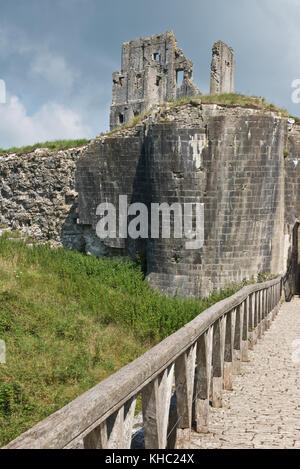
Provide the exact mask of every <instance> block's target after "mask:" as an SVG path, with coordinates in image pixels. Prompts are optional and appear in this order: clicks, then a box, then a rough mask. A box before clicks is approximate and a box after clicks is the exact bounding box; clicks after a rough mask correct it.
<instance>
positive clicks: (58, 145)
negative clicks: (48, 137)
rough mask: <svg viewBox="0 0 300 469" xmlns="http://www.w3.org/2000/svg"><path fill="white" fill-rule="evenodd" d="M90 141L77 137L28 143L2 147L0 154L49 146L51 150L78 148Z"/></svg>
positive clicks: (22, 151) (19, 152) (21, 152)
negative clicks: (75, 138) (19, 145)
mask: <svg viewBox="0 0 300 469" xmlns="http://www.w3.org/2000/svg"><path fill="white" fill-rule="evenodd" d="M87 143H88V140H86V139H85V138H81V139H77V140H55V141H51V142H44V143H35V144H34V145H26V146H23V147H11V148H7V149H4V148H0V155H3V154H6V153H18V154H23V153H30V152H31V151H34V150H36V149H37V148H47V149H49V150H55V151H59V150H67V149H68V148H76V147H79V146H81V145H85V144H87Z"/></svg>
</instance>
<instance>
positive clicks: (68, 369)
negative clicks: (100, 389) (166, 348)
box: [0, 233, 265, 446]
mask: <svg viewBox="0 0 300 469" xmlns="http://www.w3.org/2000/svg"><path fill="white" fill-rule="evenodd" d="M9 236H10V234H9V233H8V234H7V233H5V235H4V236H2V237H0V338H1V339H3V340H5V342H6V347H7V363H6V365H0V446H2V445H4V444H6V443H7V442H9V441H10V440H12V439H13V438H15V437H16V436H18V435H19V434H21V433H22V432H24V431H25V430H27V429H28V428H30V427H32V426H33V425H34V424H36V423H37V422H39V421H40V420H42V419H43V418H45V417H46V416H48V415H50V414H51V413H52V412H54V411H56V410H57V409H59V408H61V407H62V406H64V405H65V404H67V403H68V402H70V401H71V400H72V399H74V398H75V397H76V396H78V395H80V394H81V393H82V392H84V391H86V390H87V389H89V388H91V387H92V386H94V385H95V384H97V383H98V382H100V381H101V380H102V379H104V378H106V377H107V376H109V375H110V374H112V373H113V372H115V371H117V370H118V369H119V368H121V367H122V366H124V365H125V364H127V363H129V362H130V361H132V360H134V359H135V358H137V357H138V356H140V355H141V354H142V353H144V352H145V351H146V350H147V349H149V348H150V347H151V346H153V345H154V344H155V343H157V342H159V341H160V340H162V339H163V338H164V337H166V336H168V335H169V334H171V333H172V332H175V331H176V330H177V329H179V328H180V327H182V326H183V325H184V324H185V323H187V322H188V321H190V320H192V319H193V318H194V317H195V316H197V315H198V314H199V313H201V312H202V311H203V310H205V309H206V308H207V307H209V306H210V305H212V304H213V303H215V302H216V301H219V300H221V299H223V298H225V297H226V296H229V295H231V294H233V293H234V292H235V291H237V290H238V289H239V288H241V285H231V286H229V287H228V288H227V289H225V290H223V291H221V292H219V293H213V294H212V295H211V296H210V298H208V299H203V300H201V301H197V300H195V299H186V300H181V299H179V298H176V297H175V298H168V297H165V296H163V295H161V294H159V293H157V292H154V291H152V290H151V289H150V288H149V286H148V284H147V282H146V281H145V280H144V274H143V272H142V269H141V267H140V266H139V265H137V264H136V263H134V262H132V261H129V260H127V261H126V262H125V261H124V260H120V259H119V260H110V259H97V258H95V257H92V256H85V255H83V254H81V253H79V252H73V251H67V250H65V249H63V248H61V249H51V248H50V247H49V246H48V245H34V246H32V247H28V246H27V245H26V242H24V241H18V240H14V241H11V240H9V239H7V238H8V237H9ZM264 279H265V277H264V276H263V277H262V278H261V279H260V280H264Z"/></svg>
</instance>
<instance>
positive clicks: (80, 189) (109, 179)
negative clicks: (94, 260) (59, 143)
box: [0, 32, 300, 297]
mask: <svg viewBox="0 0 300 469" xmlns="http://www.w3.org/2000/svg"><path fill="white" fill-rule="evenodd" d="M180 69H181V70H182V71H183V75H184V77H183V82H182V84H181V86H178V85H179V83H178V81H176V74H177V73H178V72H179V71H180ZM192 70H193V64H192V62H191V61H190V60H189V59H187V58H186V57H184V55H183V53H182V51H181V50H180V49H177V45H176V40H175V36H174V34H173V33H172V32H167V33H166V34H160V35H155V36H151V37H150V38H147V39H136V40H134V41H131V42H129V43H125V44H124V45H123V54H122V74H118V73H117V74H114V89H113V102H114V104H113V105H112V109H111V126H112V128H114V127H115V126H120V125H121V120H122V119H123V122H122V123H123V124H125V123H126V122H128V120H130V119H131V118H132V117H134V115H135V114H136V113H142V112H144V111H145V110H148V109H149V108H150V107H151V106H152V105H154V104H158V105H159V104H161V103H163V104H165V103H166V101H167V100H168V99H171V98H173V99H175V98H179V97H181V96H187V95H193V96H195V95H199V93H200V92H199V90H198V89H197V88H196V86H195V85H194V83H193V79H192ZM211 72H212V73H211V92H212V93H214V94H218V93H224V92H232V91H233V90H234V77H233V75H234V58H233V53H232V49H230V48H229V47H227V46H226V45H225V44H223V43H221V42H218V43H216V44H215V46H214V48H213V58H212V70H211ZM156 80H158V82H159V83H158V84H156ZM204 101H205V100H204V99H203V97H202V98H201V97H200V98H199V99H195V97H194V98H193V99H191V100H187V101H186V102H185V103H180V104H175V105H174V103H167V104H165V105H164V106H162V107H160V106H157V108H156V109H154V110H153V112H151V114H150V115H145V116H143V117H140V119H139V120H138V121H137V122H136V123H133V125H131V126H127V127H126V126H125V127H124V126H123V127H122V128H121V129H117V130H116V131H115V132H114V133H108V134H106V135H104V136H103V135H102V136H99V137H96V138H95V139H93V140H92V141H91V142H89V143H88V144H87V145H86V146H84V147H82V148H81V149H72V150H67V151H64V152H58V153H55V152H49V151H48V150H43V151H41V150H35V151H34V152H32V153H30V154H28V155H26V156H24V155H22V156H18V155H2V156H1V157H0V175H1V183H0V214H1V217H0V223H3V224H5V225H8V226H11V227H13V228H15V229H21V230H22V231H24V232H25V233H27V234H29V235H30V236H33V237H34V238H37V237H38V239H41V240H44V239H51V240H53V239H55V240H56V241H57V243H59V242H61V243H62V244H63V245H65V246H66V247H68V248H71V249H80V250H82V251H84V252H86V253H89V254H95V255H97V256H104V255H116V254H117V255H120V256H123V255H128V254H129V255H130V256H131V257H133V258H134V257H137V256H139V257H140V256H141V255H143V256H144V258H145V259H146V261H147V279H148V281H149V283H150V284H151V286H153V287H155V288H157V289H159V290H160V291H163V292H165V293H168V294H171V295H174V294H177V295H178V296H184V297H186V296H196V297H203V296H207V295H208V294H209V293H210V292H211V291H212V290H217V289H219V288H222V287H224V286H226V285H227V284H228V282H230V281H238V282H240V281H242V280H243V279H244V278H249V277H251V276H252V275H253V276H255V275H257V273H258V272H263V271H268V272H272V273H274V274H278V273H284V272H285V271H286V268H287V265H288V262H289V261H290V259H292V258H293V256H294V258H295V259H296V256H297V252H296V251H297V249H298V248H297V240H296V236H294V233H296V232H297V229H298V228H297V227H298V224H299V220H300V215H299V209H300V189H299V187H300V185H299V181H300V165H299V161H300V126H299V124H298V123H297V122H295V121H294V120H291V119H289V118H288V116H286V115H284V114H282V113H281V112H280V110H277V111H275V110H274V108H270V109H267V108H265V107H263V106H262V107H259V106H255V107H253V106H249V107H247V106H246V105H245V106H238V105H236V106H228V107H227V106H226V105H224V104H217V102H218V99H217V97H216V99H215V100H214V99H212V100H211V101H212V102H211V103H205V102H204ZM120 115H122V116H123V117H122V119H120ZM45 181H47V184H45ZM120 195H125V196H127V198H128V203H130V204H131V203H135V202H141V203H143V204H144V205H146V206H147V207H150V205H151V204H152V203H160V204H161V203H167V204H169V205H171V204H173V203H174V202H179V203H180V204H184V203H200V204H204V245H203V247H201V248H199V249H195V250H186V249H185V248H184V241H185V240H184V239H175V238H171V239H163V238H157V239H156V238H153V239H152V238H149V239H142V238H139V239H131V238H130V237H128V238H126V239H125V238H123V236H120V234H119V233H118V235H117V236H116V237H115V238H112V239H110V238H108V239H105V240H101V239H100V238H98V237H97V235H96V226H97V223H98V221H99V216H98V215H97V206H98V205H99V204H100V203H102V202H107V203H112V204H113V205H114V206H115V207H118V203H119V202H118V201H119V196H120ZM172 220H173V218H172ZM172 220H171V225H172V223H173V221H172ZM150 225H151V223H150ZM150 225H149V227H150V228H151V226H150ZM295 227H296V228H295ZM172 230H173V225H172V226H171V231H172ZM295 230H296V231H295ZM295 253H296V254H295Z"/></svg>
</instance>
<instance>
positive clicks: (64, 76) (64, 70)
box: [31, 51, 77, 90]
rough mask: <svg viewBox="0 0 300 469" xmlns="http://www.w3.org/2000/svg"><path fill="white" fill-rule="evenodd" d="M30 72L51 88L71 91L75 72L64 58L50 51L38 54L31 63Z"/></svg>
mask: <svg viewBox="0 0 300 469" xmlns="http://www.w3.org/2000/svg"><path fill="white" fill-rule="evenodd" d="M31 72H32V73H33V74H36V75H39V76H40V77H41V78H44V79H45V80H47V81H48V83H50V84H51V85H53V86H59V87H61V88H65V89H67V90H71V88H72V86H73V84H74V80H75V78H76V75H77V74H76V72H75V71H73V70H72V69H71V67H70V66H68V65H67V63H66V60H65V59H64V57H62V56H60V55H57V54H55V53H53V52H50V51H43V52H40V53H38V54H37V55H36V56H35V57H34V59H33V61H32V63H31Z"/></svg>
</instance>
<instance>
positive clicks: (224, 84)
mask: <svg viewBox="0 0 300 469" xmlns="http://www.w3.org/2000/svg"><path fill="white" fill-rule="evenodd" d="M234 74H235V61H234V53H233V49H232V48H231V47H228V46H227V45H226V44H224V42H222V41H218V42H216V43H215V44H214V45H213V49H212V62H211V72H210V94H221V93H234V92H235V89H234Z"/></svg>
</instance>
